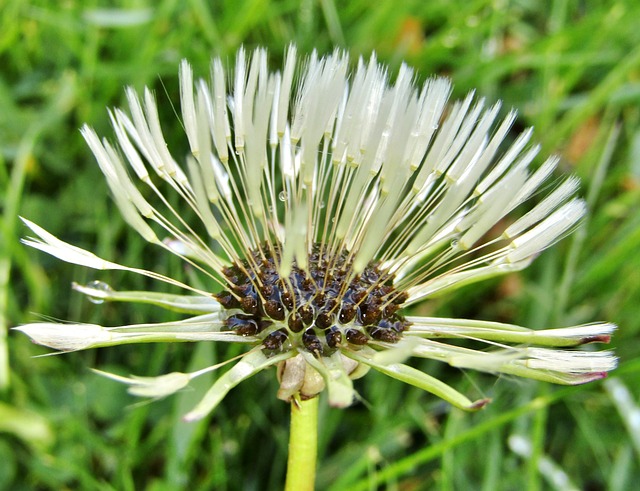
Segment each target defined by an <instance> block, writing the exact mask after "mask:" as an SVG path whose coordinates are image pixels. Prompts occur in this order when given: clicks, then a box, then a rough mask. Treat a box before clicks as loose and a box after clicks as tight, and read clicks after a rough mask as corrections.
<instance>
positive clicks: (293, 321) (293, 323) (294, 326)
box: [287, 314, 304, 332]
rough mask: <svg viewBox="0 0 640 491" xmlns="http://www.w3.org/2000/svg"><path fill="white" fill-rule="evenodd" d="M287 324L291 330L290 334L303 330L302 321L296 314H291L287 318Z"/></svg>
mask: <svg viewBox="0 0 640 491" xmlns="http://www.w3.org/2000/svg"><path fill="white" fill-rule="evenodd" d="M287 324H288V325H289V329H291V331H292V332H300V331H302V329H303V328H304V324H303V323H302V319H301V318H300V317H299V316H297V315H296V314H291V315H290V316H289V320H288V321H287Z"/></svg>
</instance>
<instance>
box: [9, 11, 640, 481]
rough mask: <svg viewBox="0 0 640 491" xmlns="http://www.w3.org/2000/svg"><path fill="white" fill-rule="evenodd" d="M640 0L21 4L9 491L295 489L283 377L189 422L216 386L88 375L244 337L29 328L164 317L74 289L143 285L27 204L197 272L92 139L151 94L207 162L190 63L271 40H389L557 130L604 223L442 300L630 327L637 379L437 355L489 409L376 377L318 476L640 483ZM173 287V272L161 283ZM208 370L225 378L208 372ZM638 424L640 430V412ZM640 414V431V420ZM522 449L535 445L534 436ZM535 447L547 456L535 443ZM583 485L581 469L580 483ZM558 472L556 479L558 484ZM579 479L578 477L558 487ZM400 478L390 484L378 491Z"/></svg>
mask: <svg viewBox="0 0 640 491" xmlns="http://www.w3.org/2000/svg"><path fill="white" fill-rule="evenodd" d="M638 19H640V3H638V2H637V1H635V0H626V1H597V0H590V1H588V0H584V1H578V0H552V1H549V2H538V1H536V0H513V1H509V0H493V1H489V0H471V1H470V0H455V1H445V0H440V1H425V0H412V1H406V2H399V1H396V0H380V1H378V2H372V1H370V0H353V1H349V2H347V1H338V0H302V1H298V0H285V1H267V0H223V1H217V2H207V1H205V0H186V1H181V0H161V1H157V2H155V1H150V0H129V1H122V2H106V1H105V2H99V1H96V0H89V1H80V0H64V1H46V0H39V1H37V0H34V1H31V2H29V1H26V0H25V1H20V0H4V1H2V0H0V207H1V208H2V218H1V221H0V227H1V228H0V231H1V238H0V387H1V388H0V398H1V399H0V488H2V489H11V490H31V489H42V490H59V489H82V490H85V489H86V490H134V489H135V490H139V489H149V490H175V489H189V490H205V489H221V490H225V489H229V490H235V489H243V490H252V489H255V490H261V489H279V488H280V487H281V485H282V482H283V476H284V472H285V462H286V451H287V448H286V446H287V434H288V428H287V424H288V407H287V406H286V405H285V404H283V403H282V402H280V401H278V400H277V399H276V398H275V391H276V383H275V375H274V373H273V372H269V373H263V374H260V375H258V376H256V377H254V379H252V380H250V381H249V382H247V383H244V384H242V385H241V386H240V387H239V388H238V389H236V390H235V391H234V392H232V394H231V395H230V396H229V397H228V398H227V399H226V400H225V401H224V403H223V404H222V406H221V407H220V408H219V409H218V410H217V411H216V412H215V413H214V414H213V416H211V417H210V418H208V419H207V420H205V421H203V422H201V423H199V424H191V425H188V424H185V423H183V422H181V421H180V415H181V414H183V413H184V412H185V409H187V408H188V407H190V405H191V404H193V403H194V402H195V401H196V400H197V398H198V395H199V394H201V393H202V391H203V390H205V389H206V386H207V383H208V381H206V380H205V381H202V382H199V383H198V384H194V390H193V391H188V392H184V393H181V394H179V395H178V396H176V397H172V398H169V399H167V400H164V401H160V402H154V403H150V404H142V405H135V403H136V402H137V401H134V400H133V399H132V398H131V397H130V396H128V395H127V394H126V392H125V390H124V388H123V387H122V386H120V385H118V384H115V383H113V382H111V381H108V380H105V379H102V378H101V377H98V376H96V375H94V374H93V373H91V372H90V371H89V370H88V368H89V367H97V368H100V369H103V370H111V371H117V372H119V373H125V374H126V373H134V374H138V375H156V374H160V373H164V372H167V371H171V370H182V371H184V370H185V369H186V367H188V366H194V367H202V366H205V364H207V363H209V364H210V363H213V362H214V361H215V360H218V359H226V358H227V357H229V356H232V355H233V354H234V353H235V351H234V350H236V348H233V347H232V348H230V349H227V348H225V347H219V346H214V345H209V344H200V345H179V346H177V345H171V346H164V345H157V346H152V345H150V346H136V347H122V348H112V349H101V350H95V351H91V352H83V353H72V354H66V355H63V356H53V357H41V358H33V356H35V355H40V354H43V353H47V350H45V349H42V348H40V347H37V346H34V345H32V344H31V343H30V342H29V341H28V340H27V339H26V337H24V336H21V335H18V334H17V333H14V332H8V333H7V330H8V328H10V327H12V326H15V325H18V324H20V323H24V322H28V321H33V320H34V319H36V318H38V315H42V314H46V315H51V316H52V317H55V318H58V319H68V320H72V321H89V322H90V321H94V322H100V323H104V324H107V325H112V324H117V323H124V322H141V321H150V320H151V321H153V320H160V319H166V314H164V313H161V312H158V311H157V310H154V309H152V308H137V307H136V308H128V307H126V306H122V305H120V306H118V305H106V304H105V305H93V304H91V303H89V302H87V301H86V299H84V298H82V297H81V296H80V295H79V294H75V293H71V292H70V288H69V285H70V283H71V281H78V282H88V281H91V280H94V279H99V280H102V281H106V282H107V283H110V284H113V285H114V286H117V287H118V288H126V289H137V288H144V287H145V280H144V279H141V278H136V277H132V276H131V275H123V274H119V273H116V272H109V273H106V272H105V273H99V272H95V271H87V270H84V269H81V268H77V267H72V266H69V265H67V264H63V263H61V262H60V261H57V260H55V259H53V258H50V257H47V256H45V255H43V254H40V253H38V252H36V251H33V250H28V249H27V248H25V247H23V246H22V245H21V244H20V243H19V238H20V237H21V236H23V235H24V234H25V233H26V231H25V229H24V228H23V227H22V226H21V224H20V222H19V220H18V218H17V217H18V215H22V216H25V217H28V218H29V219H31V220H33V221H35V222H36V223H39V224H41V225H43V226H45V227H46V228H47V229H48V230H49V231H51V232H52V233H54V234H56V235H57V236H59V237H61V238H63V239H64V240H67V241H69V242H72V243H74V244H77V245H79V246H81V247H86V248H88V249H90V250H93V251H95V252H96V253H97V254H99V255H100V256H102V257H106V258H110V259H112V260H114V261H117V262H123V263H124V264H128V265H134V266H143V267H146V268H150V269H155V270H158V271H162V272H165V273H167V274H170V275H174V276H175V275H177V276H178V277H183V276H185V275H186V276H188V275H189V271H188V270H184V269H183V266H182V265H181V264H179V263H178V261H176V260H174V259H170V258H167V257H166V255H161V254H160V255H158V254H156V251H155V250H153V248H151V247H147V246H146V245H145V244H143V243H142V242H141V240H140V239H139V238H138V237H137V236H136V235H135V233H134V232H132V231H130V230H128V229H127V228H126V227H125V226H124V224H123V221H122V220H121V219H120V217H119V216H118V214H117V211H116V210H115V207H114V206H113V205H112V203H111V201H110V199H109V198H108V191H107V187H106V185H105V183H104V182H103V179H102V176H101V175H100V172H99V170H98V167H97V165H95V163H94V160H93V157H92V156H91V155H90V153H89V151H88V149H87V148H86V147H85V145H84V142H83V141H82V138H81V137H80V135H79V132H78V131H77V129H78V128H79V127H80V125H81V124H82V123H84V122H88V123H89V124H91V125H92V126H94V127H96V129H97V130H98V133H100V134H105V135H112V133H111V132H110V130H109V128H108V118H107V114H106V110H105V107H107V106H114V105H121V104H123V102H124V95H123V87H124V86H125V85H132V86H134V87H135V88H137V89H141V88H142V87H143V86H144V85H149V86H151V87H153V88H154V89H155V91H156V93H157V95H158V99H159V100H160V101H161V102H162V101H164V102H163V118H164V119H165V120H166V125H165V129H166V134H167V135H169V136H168V138H169V144H170V146H171V148H172V149H176V152H175V155H180V152H181V151H183V152H186V143H185V141H184V138H183V137H182V130H181V128H180V124H179V121H178V120H177V118H176V117H175V115H174V113H173V111H174V109H173V108H172V107H171V104H170V103H169V101H174V102H176V103H177V101H178V94H177V91H176V85H177V67H178V63H179V60H180V59H181V58H185V57H186V58H188V59H189V60H190V61H191V62H192V63H193V64H194V67H195V70H196V73H199V74H200V75H202V76H207V74H208V64H209V60H210V58H211V56H212V55H214V54H215V55H220V56H221V57H222V58H223V59H228V60H229V61H230V62H231V61H232V60H233V56H234V53H235V50H236V49H237V48H238V46H240V45H241V44H244V45H245V46H247V47H249V48H251V47H254V46H257V45H264V46H267V47H268V48H269V50H270V53H271V60H272V66H274V67H276V66H279V64H280V62H281V59H282V54H283V51H284V49H285V47H286V46H287V45H288V44H289V43H291V42H295V43H296V44H297V45H298V47H299V49H300V51H301V52H302V53H309V52H311V50H312V49H317V50H318V51H319V52H320V53H326V52H329V51H331V50H332V49H333V47H334V46H340V47H343V48H345V49H347V50H348V51H349V52H350V53H352V55H353V57H354V59H355V58H356V57H357V56H358V55H363V56H365V57H368V56H369V54H370V52H371V51H372V50H375V51H377V53H378V56H379V59H380V60H381V61H383V62H385V63H387V64H389V65H390V66H391V67H392V69H396V68H397V67H398V66H399V64H400V63H401V61H402V60H406V61H407V62H408V63H409V64H411V65H413V66H414V67H415V68H416V69H417V73H418V79H419V81H422V80H424V79H425V78H427V77H428V76H429V75H431V74H446V75H449V76H450V77H452V78H453V80H454V83H455V96H456V97H461V96H463V95H464V94H466V93H467V92H468V91H469V90H470V89H472V88H477V91H478V94H479V95H480V96H483V97H486V98H487V99H488V100H489V101H491V102H492V101H495V100H497V99H502V100H504V108H505V111H506V110H507V109H508V108H509V107H515V108H517V109H518V110H519V111H520V116H519V123H518V124H519V127H520V129H521V128H524V127H526V126H529V125H534V126H535V127H536V138H537V139H538V140H539V141H540V142H541V144H542V146H543V154H549V153H553V152H557V153H559V154H561V155H562V157H563V160H562V166H563V167H564V170H566V171H570V172H574V173H576V174H578V175H579V176H580V177H581V178H582V179H583V193H584V195H585V196H586V198H587V200H588V202H589V205H590V210H591V211H590V215H589V217H588V219H587V220H586V223H585V224H584V226H583V227H582V228H581V229H580V230H579V232H578V233H576V234H574V235H573V236H572V237H571V238H570V239H567V240H565V241H563V242H562V243H561V244H560V245H559V246H558V247H556V248H554V249H553V250H551V251H549V252H546V253H545V254H543V255H542V257H540V258H539V260H538V261H537V262H536V263H535V265H534V266H533V267H532V268H530V269H529V270H527V271H525V272H523V273H522V274H519V275H514V276H510V277H508V278H504V279H501V280H500V281H496V282H489V283H487V284H484V285H481V286H473V287H472V288H466V289H464V290H462V291H460V293H459V294H458V295H455V296H450V297H447V298H444V299H441V300H438V301H434V302H432V303H430V304H428V305H426V306H425V307H424V309H425V310H424V311H425V312H430V313H435V314H442V315H453V316H458V317H463V316H469V317H477V318H484V319H489V320H507V321H513V322H516V323H520V324H522V325H526V326H529V327H543V326H547V327H552V326H563V325H571V324H577V323H582V322H589V321H593V320H610V321H613V322H616V323H618V324H619V325H620V330H619V331H618V333H617V335H616V337H615V339H614V341H613V343H612V344H613V347H614V348H615V349H616V350H617V352H618V354H619V355H620V357H621V364H620V368H619V369H618V370H617V371H616V372H615V373H614V374H613V376H612V377H611V378H610V379H609V380H607V381H605V382H602V383H594V384H590V385H587V386H582V387H577V388H559V387H552V386H549V385H546V384H538V383H534V382H526V381H521V380H513V379H510V378H507V377H501V378H495V377H491V376H488V375H480V374H476V373H467V372H460V371H458V370H454V369H451V368H448V367H443V366H440V365H436V364H429V363H424V364H422V365H420V366H421V368H423V369H424V370H428V371H429V373H432V374H435V375H437V376H439V377H442V378H443V379H445V380H446V381H447V382H448V383H450V384H452V385H453V386H455V387H456V388H458V389H460V390H462V391H465V392H467V393H469V394H472V395H473V396H474V397H478V396H489V397H492V398H493V399H494V402H493V403H492V404H491V405H489V407H487V408H486V409H485V410H483V411H481V412H479V413H476V414H464V413H462V412H459V411H457V410H452V409H450V408H449V407H448V406H447V405H445V404H443V403H442V402H440V401H438V400H435V398H433V397H432V396H430V395H429V394H425V393H422V392H420V391H418V390H415V389H412V388H410V387H406V386H403V384H400V383H398V382H395V381H392V380H390V379H386V378H384V377H382V376H377V375H376V374H370V375H368V376H367V377H366V378H365V379H363V380H362V381H360V382H359V383H358V388H359V391H360V393H361V394H362V395H363V396H364V398H365V400H366V404H359V405H357V406H354V407H352V408H349V409H346V410H334V409H329V408H327V407H326V404H324V405H323V404H321V408H322V409H321V416H320V417H321V428H320V458H321V462H320V467H319V475H318V480H317V483H318V489H333V490H342V489H349V490H351V491H355V490H356V489H402V490H413V489H442V490H453V489H482V490H513V489H530V490H537V489H562V490H567V489H588V490H604V489H607V490H624V489H633V486H634V483H637V482H640V465H639V462H640V429H639V428H638V426H637V421H638V418H640V408H639V407H638V398H639V397H640V389H639V387H640V361H639V359H638V354H639V352H640V347H639V346H638V341H637V340H638V337H639V335H640V333H639V330H640V313H639V308H638V307H639V301H640V272H639V271H640V251H639V246H640V213H639V212H638V210H639V207H640V129H639V124H638V122H639V119H640V29H639V28H638ZM155 287H157V286H156V285H154V288H155ZM209 382H210V381H209ZM634 418H635V419H634ZM634 421H635V422H636V423H635V426H634ZM518 443H520V445H518ZM523 445H524V446H526V445H528V448H529V449H530V451H529V452H523V451H522V450H518V449H521V448H523ZM563 476H564V478H566V479H568V480H565V481H562V480H561V479H563ZM554 479H555V480H554ZM558 479H560V480H558ZM378 487H379V488H378Z"/></svg>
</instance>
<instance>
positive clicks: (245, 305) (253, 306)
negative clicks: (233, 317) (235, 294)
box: [240, 296, 259, 315]
mask: <svg viewBox="0 0 640 491" xmlns="http://www.w3.org/2000/svg"><path fill="white" fill-rule="evenodd" d="M240 306H241V308H242V310H243V311H244V312H246V313H247V314H253V315H256V314H257V313H258V311H259V308H258V300H257V299H256V298H255V297H249V296H247V297H243V298H242V300H240Z"/></svg>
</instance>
